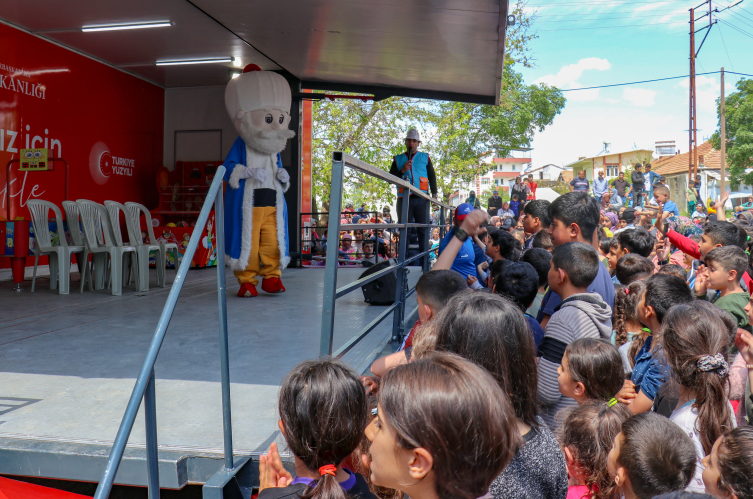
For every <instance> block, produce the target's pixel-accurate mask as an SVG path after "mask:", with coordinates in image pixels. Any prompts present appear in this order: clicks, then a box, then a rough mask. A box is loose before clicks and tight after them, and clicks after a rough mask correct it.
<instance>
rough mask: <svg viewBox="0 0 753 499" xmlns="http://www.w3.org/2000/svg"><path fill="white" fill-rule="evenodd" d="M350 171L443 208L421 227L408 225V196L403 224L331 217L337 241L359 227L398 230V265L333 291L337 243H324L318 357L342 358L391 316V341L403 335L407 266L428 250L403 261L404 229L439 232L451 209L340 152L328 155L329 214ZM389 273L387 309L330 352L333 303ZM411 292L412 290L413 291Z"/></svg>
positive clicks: (338, 208)
mask: <svg viewBox="0 0 753 499" xmlns="http://www.w3.org/2000/svg"><path fill="white" fill-rule="evenodd" d="M346 166H347V167H348V168H351V169H353V170H358V171H360V172H361V173H365V174H367V175H371V176H372V177H375V178H378V179H381V180H384V181H385V182H389V183H390V184H393V185H396V186H398V187H402V188H403V192H404V193H405V192H406V190H407V191H409V192H410V195H411V196H417V197H421V198H424V199H426V200H428V201H429V202H430V203H432V204H434V205H438V206H441V207H442V208H443V209H442V210H440V222H439V225H432V224H430V223H426V224H421V223H408V204H409V203H408V201H407V198H408V196H405V197H404V199H405V201H404V202H403V203H402V207H401V213H400V217H399V218H400V220H403V223H397V224H395V223H392V224H342V225H341V224H340V219H339V218H337V217H335V218H334V219H330V220H329V226H328V228H329V234H330V235H331V234H335V235H336V236H335V237H337V240H339V234H340V231H341V230H350V229H362V228H367V227H368V228H375V229H380V228H382V229H385V228H396V229H399V230H400V241H399V246H398V263H396V264H394V265H390V266H389V267H387V268H386V269H384V270H381V271H379V272H377V273H375V274H372V275H369V276H367V277H364V278H363V279H359V280H357V281H355V282H353V283H350V284H347V285H345V286H342V287H341V288H339V289H337V268H338V266H337V256H338V253H337V251H338V249H339V248H338V245H337V244H328V245H327V265H326V267H325V275H324V293H323V297H322V327H321V337H320V340H319V354H320V355H321V356H325V355H332V356H335V357H338V358H340V357H342V356H343V355H345V354H346V353H347V352H348V351H350V349H351V348H353V347H354V346H355V345H356V344H357V343H358V342H359V341H361V340H362V339H363V338H365V337H366V336H367V335H368V333H369V332H371V331H372V330H373V329H374V328H375V327H376V326H378V325H379V324H380V323H381V322H382V321H383V320H384V319H386V318H387V316H388V315H389V314H390V313H392V317H393V321H392V339H393V340H398V339H400V338H401V337H402V336H403V332H404V330H405V324H404V323H403V320H404V316H405V301H406V299H407V297H408V296H410V295H411V294H412V293H413V291H412V290H411V291H409V290H408V286H407V276H406V274H407V268H406V267H407V265H408V264H409V263H411V262H413V261H415V260H418V259H421V258H425V257H426V256H427V255H428V254H429V253H430V251H431V250H427V251H423V252H422V253H421V254H419V255H416V256H413V257H411V258H409V259H406V258H405V255H406V251H407V248H408V229H409V228H413V227H427V228H428V227H439V228H440V231H441V232H442V233H443V232H444V228H445V227H446V225H445V219H444V214H445V209H450V210H451V209H452V207H451V206H449V205H447V204H444V203H442V202H440V201H439V200H437V199H434V198H432V197H431V196H429V195H428V194H426V193H425V192H423V191H421V190H419V189H417V188H416V187H415V186H413V185H412V184H411V183H409V182H406V181H405V180H403V179H402V178H399V177H396V176H394V175H392V174H390V173H389V172H386V171H384V170H382V169H381V168H377V167H376V166H373V165H370V164H369V163H366V162H365V161H361V160H360V159H358V158H354V157H353V156H350V155H348V154H345V153H343V152H339V151H338V152H334V153H332V185H331V187H330V205H329V209H330V211H331V212H332V213H339V212H340V211H341V209H342V195H343V181H344V172H345V167H346ZM428 232H429V231H426V234H425V236H424V245H425V246H426V247H428V241H429V237H428V236H429V234H428ZM424 270H428V266H427V265H426V260H425V259H424ZM391 272H397V289H396V293H395V294H396V296H395V303H394V304H393V305H391V306H390V307H388V308H387V309H386V310H385V311H383V312H382V313H381V314H380V315H379V316H377V317H376V318H375V319H374V320H372V321H371V322H370V323H369V324H368V325H367V326H366V327H365V328H363V329H362V330H361V331H359V332H358V333H357V334H356V335H354V336H353V337H352V338H351V339H349V340H348V341H346V342H345V345H343V346H342V347H340V348H339V349H338V350H337V351H335V352H333V346H332V343H333V340H334V331H335V300H337V298H340V297H341V296H343V295H345V294H347V293H350V292H352V291H354V290H356V289H358V288H360V287H361V286H363V285H364V284H367V283H369V282H371V281H373V280H375V279H378V278H379V277H382V276H384V275H386V274H389V273H391ZM414 289H415V288H414Z"/></svg>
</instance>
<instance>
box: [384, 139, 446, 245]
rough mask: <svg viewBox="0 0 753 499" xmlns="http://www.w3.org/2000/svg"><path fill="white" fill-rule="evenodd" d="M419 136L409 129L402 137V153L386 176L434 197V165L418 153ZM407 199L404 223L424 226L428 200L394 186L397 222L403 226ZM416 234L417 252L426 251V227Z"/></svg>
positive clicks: (421, 153)
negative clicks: (405, 199)
mask: <svg viewBox="0 0 753 499" xmlns="http://www.w3.org/2000/svg"><path fill="white" fill-rule="evenodd" d="M419 144H421V137H420V136H419V134H418V130H416V129H415V128H411V129H410V130H408V133H407V135H406V136H405V152H404V153H402V154H398V155H397V156H395V158H394V159H393V160H392V167H391V168H390V173H391V174H392V175H394V176H396V177H399V178H402V179H403V180H406V181H407V182H410V183H411V184H412V185H413V186H414V187H415V188H417V189H419V190H421V191H423V192H425V193H427V194H428V193H429V189H431V196H432V197H433V198H436V197H437V178H436V175H435V174H434V166H433V165H432V164H431V158H429V155H428V154H426V153H425V152H422V151H419V150H418V146H419ZM405 196H408V223H419V224H425V223H428V220H429V200H428V199H424V198H421V197H419V196H416V195H411V193H410V191H408V190H407V189H406V190H405V191H404V190H403V188H402V187H398V194H397V220H398V223H403V220H402V216H403V209H402V207H403V199H404V197H405ZM417 232H418V251H419V253H423V252H424V251H426V247H425V246H426V227H420V228H418V230H417Z"/></svg>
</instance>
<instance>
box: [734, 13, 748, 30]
mask: <svg viewBox="0 0 753 499" xmlns="http://www.w3.org/2000/svg"><path fill="white" fill-rule="evenodd" d="M730 14H731V15H732V16H734V19H735V21H739V22H741V23H743V24H744V25H746V26H749V27H751V28H753V24H751V21H750V20H749V19H748V18H746V17H743V16H741V15H740V14H738V13H737V12H733V11H730Z"/></svg>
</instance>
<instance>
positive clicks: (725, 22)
mask: <svg viewBox="0 0 753 499" xmlns="http://www.w3.org/2000/svg"><path fill="white" fill-rule="evenodd" d="M719 22H720V23H722V24H725V25H727V26H729V27H730V28H732V29H734V30H735V31H737V32H739V33H741V34H743V35H745V36H747V37H749V38H753V34H750V33H748V32H747V31H745V30H743V29H741V28H739V27H737V26H735V25H734V24H732V23H730V22H728V21H725V20H724V19H719Z"/></svg>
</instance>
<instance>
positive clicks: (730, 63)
mask: <svg viewBox="0 0 753 499" xmlns="http://www.w3.org/2000/svg"><path fill="white" fill-rule="evenodd" d="M717 31H718V32H719V36H720V37H721V39H722V45H723V46H724V51H725V52H726V53H727V60H728V61H729V65H730V67H731V68H732V69H733V70H734V69H735V66H734V65H733V64H732V58H731V57H730V56H729V51H728V50H727V44H726V43H725V42H724V35H722V28H721V27H720V28H719V29H718V30H717Z"/></svg>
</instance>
